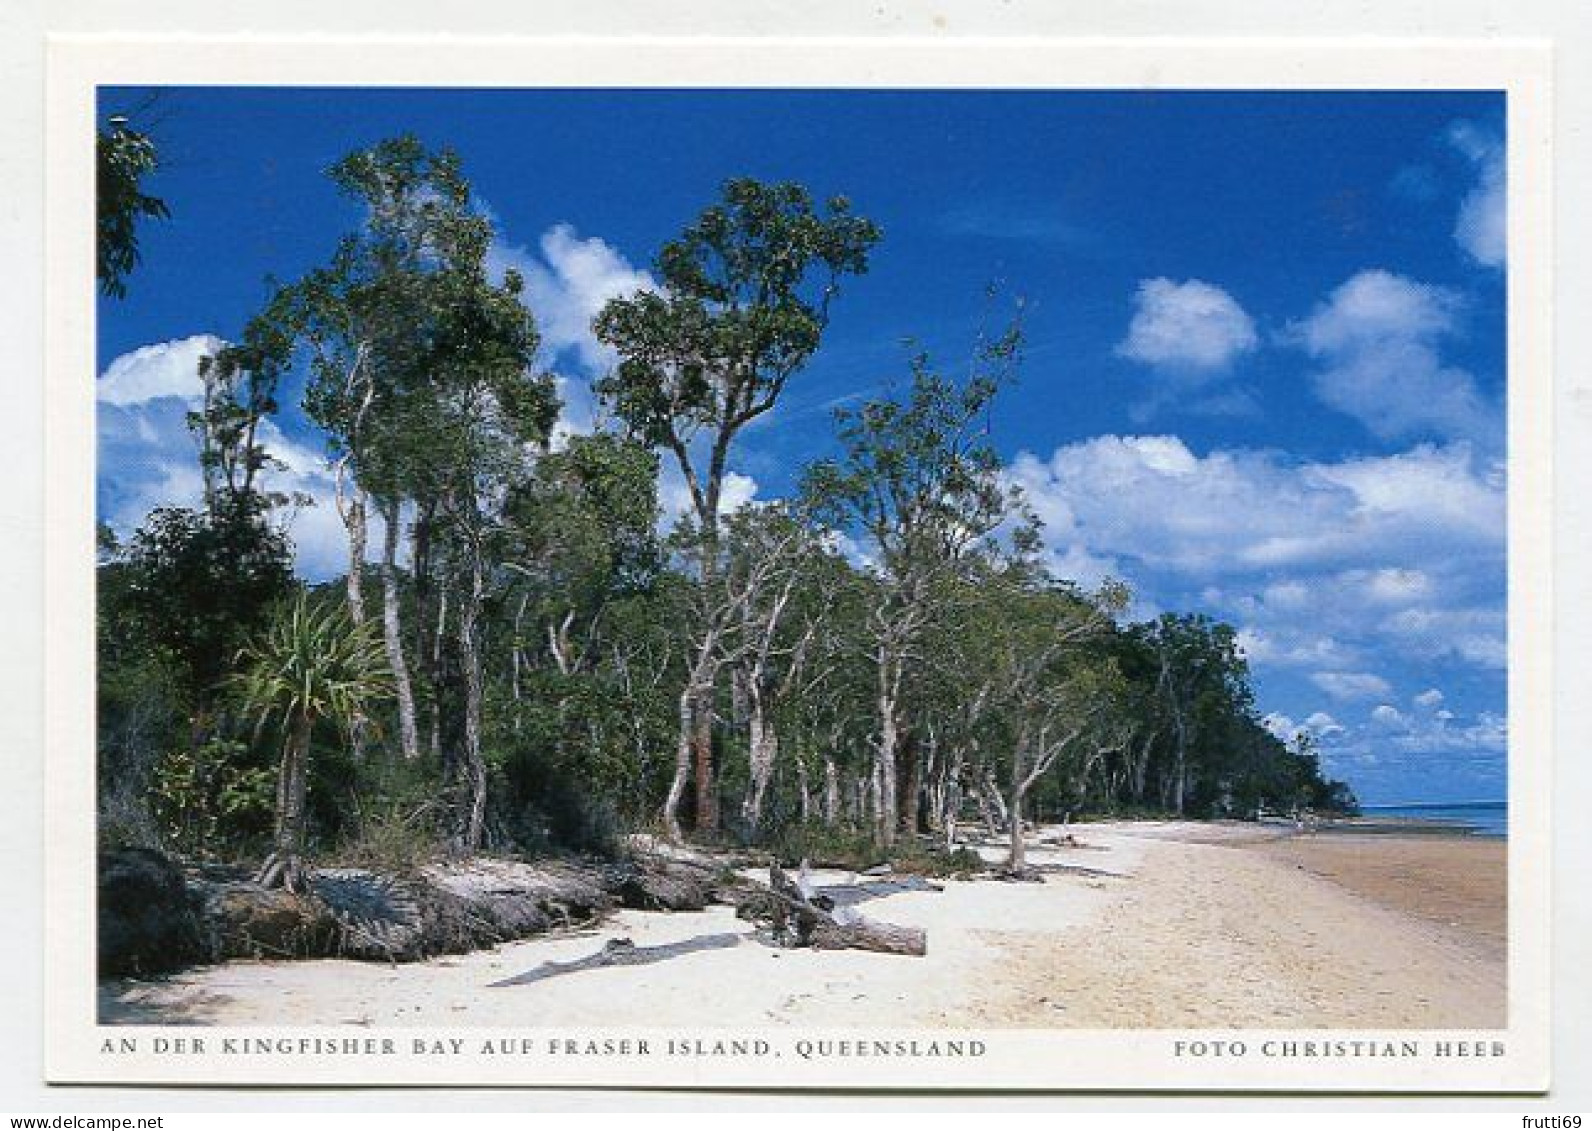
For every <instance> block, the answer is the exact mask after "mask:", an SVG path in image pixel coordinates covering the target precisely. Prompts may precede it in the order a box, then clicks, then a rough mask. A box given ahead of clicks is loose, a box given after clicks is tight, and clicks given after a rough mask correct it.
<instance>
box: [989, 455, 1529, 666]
mask: <svg viewBox="0 0 1592 1131" xmlns="http://www.w3.org/2000/svg"><path fill="white" fill-rule="evenodd" d="M1007 474H1008V477H1009V479H1010V480H1011V481H1012V482H1013V483H1014V484H1016V485H1018V486H1020V487H1021V488H1022V489H1023V491H1024V492H1025V494H1026V496H1027V498H1028V501H1029V504H1030V506H1031V507H1032V508H1033V510H1034V511H1035V513H1036V514H1037V515H1038V516H1039V518H1040V519H1041V520H1042V521H1043V522H1044V524H1045V525H1044V538H1045V540H1046V545H1047V550H1048V558H1049V562H1050V564H1051V565H1052V567H1053V568H1055V569H1056V570H1057V571H1058V572H1059V573H1060V574H1061V575H1062V576H1070V577H1073V578H1075V579H1077V580H1080V581H1082V582H1084V583H1085V584H1094V583H1097V582H1098V580H1099V579H1101V578H1103V577H1118V578H1121V579H1123V580H1125V581H1127V582H1128V583H1129V584H1130V586H1131V587H1132V588H1133V590H1134V591H1135V592H1136V593H1139V594H1143V595H1145V596H1146V597H1147V598H1148V599H1151V600H1154V601H1158V602H1162V603H1165V604H1167V605H1168V606H1169V607H1179V608H1188V607H1190V606H1191V605H1195V604H1197V605H1198V607H1202V608H1204V609H1205V610H1207V611H1210V612H1213V613H1215V614H1216V615H1218V616H1221V617H1222V618H1223V619H1226V620H1229V621H1231V622H1232V623H1233V624H1235V625H1238V626H1239V627H1240V632H1239V638H1238V643H1239V646H1240V647H1241V648H1242V649H1243V650H1244V653H1245V655H1246V656H1247V657H1248V658H1249V659H1250V661H1251V662H1252V663H1254V664H1258V665H1270V666H1276V667H1283V668H1299V669H1305V670H1306V671H1314V672H1325V673H1329V674H1330V673H1345V672H1349V673H1352V672H1356V671H1361V670H1363V669H1364V667H1365V666H1366V665H1373V664H1374V665H1377V666H1378V667H1380V666H1381V665H1382V664H1383V663H1385V662H1388V661H1389V659H1390V658H1393V659H1401V660H1404V661H1410V662H1419V663H1423V664H1424V663H1427V662H1429V661H1432V660H1434V659H1446V660H1453V661H1458V662H1460V663H1463V664H1468V665H1471V666H1477V667H1483V668H1488V667H1492V666H1494V665H1495V663H1496V662H1498V661H1500V660H1501V657H1502V654H1503V635H1502V628H1503V625H1502V620H1503V604H1504V602H1503V576H1504V573H1503V570H1504V564H1503V563H1504V537H1505V522H1504V483H1503V481H1502V477H1501V475H1500V474H1499V471H1498V468H1497V467H1496V466H1495V465H1494V464H1493V463H1491V462H1489V461H1487V460H1484V459H1482V458H1480V457H1478V456H1477V455H1476V454H1475V453H1474V452H1473V451H1472V450H1471V449H1470V448H1469V447H1468V446H1467V445H1464V444H1454V445H1449V446H1446V447H1438V446H1434V445H1420V446H1417V447H1415V448H1412V449H1410V450H1408V451H1405V452H1401V453H1398V454H1395V455H1388V456H1366V457H1356V458H1351V459H1344V460H1338V461H1294V460H1290V459H1288V458H1286V457H1284V456H1282V455H1280V454H1278V453H1275V452H1264V451H1253V450H1244V449H1238V450H1229V451H1213V452H1210V453H1207V454H1205V455H1197V454H1195V453H1194V452H1192V451H1191V450H1190V449H1189V448H1188V447H1187V445H1185V444H1184V443H1183V442H1182V441H1181V440H1179V439H1177V438H1176V437H1172V436H1099V437H1095V438H1093V439H1090V440H1085V441H1080V442H1078V443H1076V444H1070V445H1067V446H1065V447H1062V448H1059V449H1057V450H1056V451H1055V452H1053V453H1052V454H1051V455H1050V457H1049V458H1048V459H1040V458H1039V457H1037V456H1035V455H1033V454H1031V453H1024V454H1021V455H1019V456H1018V458H1017V459H1016V460H1014V461H1013V463H1012V464H1011V466H1010V467H1009V468H1008V472H1007ZM1428 678H1429V677H1428ZM1388 693H1390V692H1383V691H1382V689H1380V688H1378V689H1376V690H1375V691H1373V692H1371V693H1369V694H1371V695H1374V696H1377V697H1385V694H1388Z"/></svg>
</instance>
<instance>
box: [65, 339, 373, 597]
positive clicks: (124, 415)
mask: <svg viewBox="0 0 1592 1131" xmlns="http://www.w3.org/2000/svg"><path fill="white" fill-rule="evenodd" d="M223 344H224V343H222V341H221V340H220V339H218V338H216V337H213V336H211V335H208V334H201V335H195V336H194V337H190V338H182V339H178V340H175V341H171V342H163V343H158V344H156V345H151V346H145V347H143V348H141V349H137V350H133V351H131V352H130V353H126V354H123V355H122V356H120V357H118V358H116V359H115V360H114V361H112V362H111V363H110V365H108V366H106V368H105V372H104V373H103V374H102V375H101V376H100V379H99V381H98V382H97V385H96V389H95V392H96V394H97V397H98V405H97V440H98V448H99V476H98V479H99V481H98V490H97V495H98V499H97V505H98V509H99V517H100V518H101V519H102V520H103V521H105V522H107V523H109V524H110V525H111V526H112V527H113V528H115V529H116V530H117V531H118V532H119V533H121V534H122V535H124V536H125V535H127V534H129V533H131V532H132V531H133V530H135V529H137V528H138V527H139V526H141V525H142V524H143V522H144V519H145V518H146V517H147V516H148V514H149V512H150V511H152V510H154V509H155V508H156V507H197V506H199V505H200V503H201V502H202V501H203V496H204V481H203V477H202V476H201V474H200V470H199V461H198V451H197V448H196V446H195V443H194V438H193V435H192V433H191V432H190V431H189V428H188V420H187V414H188V413H189V412H190V411H191V410H192V409H194V408H196V407H197V406H198V404H199V398H200V397H201V396H202V394H203V387H202V385H201V384H200V381H199V378H198V361H199V358H200V357H201V356H203V355H205V354H212V353H214V352H215V350H217V349H219V348H220V347H221V346H222V345H223ZM259 441H260V443H261V444H262V445H263V446H264V448H265V450H266V452H267V453H268V454H269V455H270V456H271V457H272V459H273V460H275V461H276V462H277V463H278V464H280V465H281V466H272V467H268V468H266V469H265V470H263V471H262V472H261V476H260V485H261V487H262V488H263V489H265V490H268V491H277V492H281V493H283V494H285V495H289V496H304V497H307V498H308V499H309V500H310V501H311V505H308V506H294V507H290V508H287V509H285V510H283V511H279V512H278V516H277V517H278V521H280V522H281V524H282V525H283V527H284V528H285V529H286V530H287V531H288V533H289V535H290V537H291V538H292V540H293V545H294V564H295V568H296V569H297V571H298V572H299V573H300V574H301V575H303V576H305V577H308V578H311V579H315V580H320V579H324V578H327V577H334V576H336V575H338V574H340V573H343V572H344V571H346V569H347V568H348V540H347V534H346V533H345V530H344V527H343V523H342V520H341V518H340V517H339V515H338V513H337V507H336V504H335V501H334V492H333V488H332V479H331V472H330V469H329V468H328V466H327V463H326V459H325V457H324V456H323V454H322V453H321V452H320V451H319V450H318V449H317V448H315V447H313V446H310V445H307V444H305V443H302V442H299V441H296V440H294V439H292V438H291V437H289V436H288V435H286V434H285V433H284V432H283V431H282V430H281V428H280V427H279V426H278V425H277V424H276V422H275V421H273V420H269V419H268V420H265V421H263V422H262V423H261V425H260V430H259ZM371 527H372V529H371V536H370V543H369V546H370V548H371V550H372V551H374V549H375V547H378V546H379V545H380V544H381V534H382V529H381V522H380V520H379V518H377V517H375V516H373V517H372V521H371Z"/></svg>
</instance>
